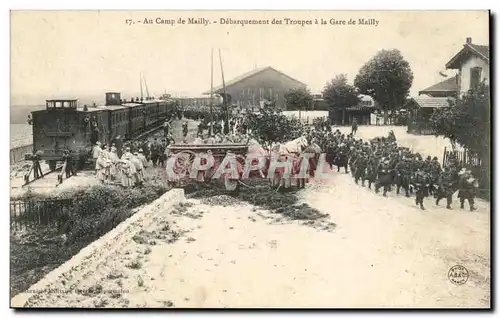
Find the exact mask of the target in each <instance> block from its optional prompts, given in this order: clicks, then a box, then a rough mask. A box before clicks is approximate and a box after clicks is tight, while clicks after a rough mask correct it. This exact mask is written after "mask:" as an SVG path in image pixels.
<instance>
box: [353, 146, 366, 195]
mask: <svg viewBox="0 0 500 318" xmlns="http://www.w3.org/2000/svg"><path fill="white" fill-rule="evenodd" d="M367 164H368V156H367V155H366V154H363V153H361V154H360V155H359V157H358V158H357V159H356V163H355V167H356V172H355V173H354V182H356V184H358V181H359V179H361V186H363V187H364V186H365V173H366V167H367Z"/></svg>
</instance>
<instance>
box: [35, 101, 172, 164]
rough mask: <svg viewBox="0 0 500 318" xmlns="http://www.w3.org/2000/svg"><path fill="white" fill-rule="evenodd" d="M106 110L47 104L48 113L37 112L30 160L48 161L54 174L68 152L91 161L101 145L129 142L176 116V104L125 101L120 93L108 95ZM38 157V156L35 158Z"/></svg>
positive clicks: (170, 102)
mask: <svg viewBox="0 0 500 318" xmlns="http://www.w3.org/2000/svg"><path fill="white" fill-rule="evenodd" d="M105 100H106V102H105V105H104V106H97V105H95V104H94V105H92V106H87V105H84V106H83V107H81V106H80V105H78V100H77V99H53V100H47V101H46V108H45V109H44V110H39V111H34V112H32V113H31V117H30V118H29V119H28V122H29V123H30V124H31V125H32V126H33V151H34V153H30V154H26V155H25V159H26V160H34V159H35V158H36V159H37V160H45V161H47V162H48V164H49V167H50V169H51V170H53V169H55V168H56V163H57V161H61V160H63V159H62V158H63V155H64V152H65V151H66V150H70V155H71V157H72V158H73V159H74V160H82V158H83V159H85V158H88V156H89V155H90V152H91V149H92V146H93V145H95V144H96V142H97V141H101V142H104V143H115V144H116V145H117V147H120V145H121V144H122V143H123V142H124V141H126V140H131V139H134V138H137V137H138V136H140V135H141V134H143V133H145V132H147V131H149V130H152V129H154V128H156V127H159V126H160V125H162V123H163V122H164V121H165V120H166V119H167V118H170V117H171V116H172V113H173V104H174V103H173V101H171V100H160V99H154V98H149V97H148V98H145V99H143V98H141V99H139V98H136V99H135V100H134V99H133V98H132V99H131V100H130V101H127V100H122V99H121V94H120V93H106V98H105ZM35 154H36V156H35Z"/></svg>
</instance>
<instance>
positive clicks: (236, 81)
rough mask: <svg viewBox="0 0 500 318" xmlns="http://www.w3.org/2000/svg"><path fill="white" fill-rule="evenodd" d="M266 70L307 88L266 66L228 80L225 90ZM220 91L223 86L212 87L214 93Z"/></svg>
mask: <svg viewBox="0 0 500 318" xmlns="http://www.w3.org/2000/svg"><path fill="white" fill-rule="evenodd" d="M267 70H272V71H274V72H276V73H279V74H280V75H281V76H284V77H287V78H288V79H290V80H292V81H295V82H297V83H299V84H301V85H304V86H307V85H306V84H304V83H302V82H301V81H298V80H296V79H295V78H293V77H290V76H288V75H286V74H285V73H283V72H281V71H278V70H277V69H275V68H274V67H271V66H266V67H260V68H256V69H254V70H251V71H250V72H247V73H245V74H242V75H240V76H238V77H236V78H233V79H232V80H230V81H227V82H226V83H225V84H226V88H227V87H228V86H231V85H234V84H236V83H238V82H241V81H243V80H245V79H247V78H249V77H252V76H254V75H257V74H259V73H262V72H264V71H267ZM221 89H223V86H222V85H219V86H217V87H214V89H213V91H214V92H216V91H219V90H221ZM208 93H210V91H209V92H208ZM204 94H207V93H206V92H205V93H204Z"/></svg>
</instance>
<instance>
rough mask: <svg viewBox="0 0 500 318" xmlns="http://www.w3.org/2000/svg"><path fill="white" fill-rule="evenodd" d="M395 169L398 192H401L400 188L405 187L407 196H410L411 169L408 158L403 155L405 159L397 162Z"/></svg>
mask: <svg viewBox="0 0 500 318" xmlns="http://www.w3.org/2000/svg"><path fill="white" fill-rule="evenodd" d="M395 169H396V174H397V182H396V187H397V188H396V194H399V192H400V189H401V188H403V189H404V190H405V196H406V197H409V196H410V193H409V190H410V176H411V171H410V165H409V161H408V159H407V158H406V157H403V159H402V160H400V161H399V162H398V163H397V164H396V167H395Z"/></svg>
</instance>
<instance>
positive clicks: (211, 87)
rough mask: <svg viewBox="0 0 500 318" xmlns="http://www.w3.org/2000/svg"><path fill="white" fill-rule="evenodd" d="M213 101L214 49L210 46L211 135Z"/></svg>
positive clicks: (210, 130) (210, 131)
mask: <svg viewBox="0 0 500 318" xmlns="http://www.w3.org/2000/svg"><path fill="white" fill-rule="evenodd" d="M213 103H214V49H213V48H212V52H211V55H210V123H211V124H210V127H209V130H208V134H209V135H210V136H211V135H212V126H213V121H214V115H213Z"/></svg>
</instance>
